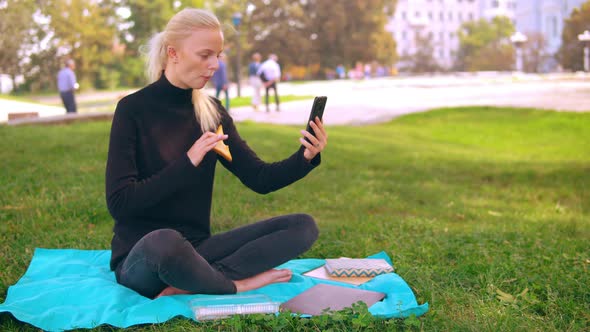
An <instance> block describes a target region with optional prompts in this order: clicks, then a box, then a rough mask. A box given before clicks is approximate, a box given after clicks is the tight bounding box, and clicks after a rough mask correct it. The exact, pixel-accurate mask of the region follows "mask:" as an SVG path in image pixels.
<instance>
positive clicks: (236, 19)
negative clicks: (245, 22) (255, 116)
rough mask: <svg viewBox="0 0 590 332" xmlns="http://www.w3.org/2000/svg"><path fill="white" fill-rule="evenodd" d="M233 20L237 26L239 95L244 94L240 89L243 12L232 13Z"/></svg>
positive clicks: (237, 79) (237, 80)
mask: <svg viewBox="0 0 590 332" xmlns="http://www.w3.org/2000/svg"><path fill="white" fill-rule="evenodd" d="M231 20H232V22H233V24H234V26H235V27H236V63H237V64H236V82H237V83H238V97H241V96H242V93H241V90H240V67H241V64H240V57H241V55H240V25H241V24H242V13H235V14H233V15H232V17H231Z"/></svg>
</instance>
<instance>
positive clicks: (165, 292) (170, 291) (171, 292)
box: [155, 286, 191, 299]
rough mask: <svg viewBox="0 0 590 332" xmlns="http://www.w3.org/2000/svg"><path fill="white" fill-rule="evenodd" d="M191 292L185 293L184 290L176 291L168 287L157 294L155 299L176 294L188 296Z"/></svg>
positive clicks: (176, 289)
mask: <svg viewBox="0 0 590 332" xmlns="http://www.w3.org/2000/svg"><path fill="white" fill-rule="evenodd" d="M190 293H191V292H189V291H185V290H184V289H178V288H175V287H172V286H168V287H166V288H164V290H163V291H161V292H160V294H158V295H157V296H156V297H155V299H157V298H159V297H160V296H168V295H177V294H190Z"/></svg>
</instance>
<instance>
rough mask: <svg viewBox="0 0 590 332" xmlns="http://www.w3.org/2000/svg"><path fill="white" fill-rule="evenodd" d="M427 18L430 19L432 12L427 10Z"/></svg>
mask: <svg viewBox="0 0 590 332" xmlns="http://www.w3.org/2000/svg"><path fill="white" fill-rule="evenodd" d="M428 18H429V19H431V20H432V12H428Z"/></svg>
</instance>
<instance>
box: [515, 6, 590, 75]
mask: <svg viewBox="0 0 590 332" xmlns="http://www.w3.org/2000/svg"><path fill="white" fill-rule="evenodd" d="M585 1H586V0H517V7H516V29H517V30H518V31H520V32H521V33H523V34H525V35H527V34H528V35H531V34H532V33H536V34H540V35H542V36H543V39H544V40H545V43H546V45H547V46H546V50H545V54H546V55H548V56H549V60H548V61H547V62H546V63H544V64H543V69H544V70H554V69H555V68H556V67H557V60H556V59H555V58H554V55H555V53H556V52H557V51H558V50H559V47H560V46H561V32H562V31H563V25H564V22H565V20H566V19H567V18H568V17H570V15H571V13H572V11H573V10H574V8H576V7H580V6H581V5H582V3H584V2H585ZM580 33H582V31H580Z"/></svg>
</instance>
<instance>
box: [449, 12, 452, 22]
mask: <svg viewBox="0 0 590 332" xmlns="http://www.w3.org/2000/svg"><path fill="white" fill-rule="evenodd" d="M452 20H453V13H451V12H449V21H452Z"/></svg>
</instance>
